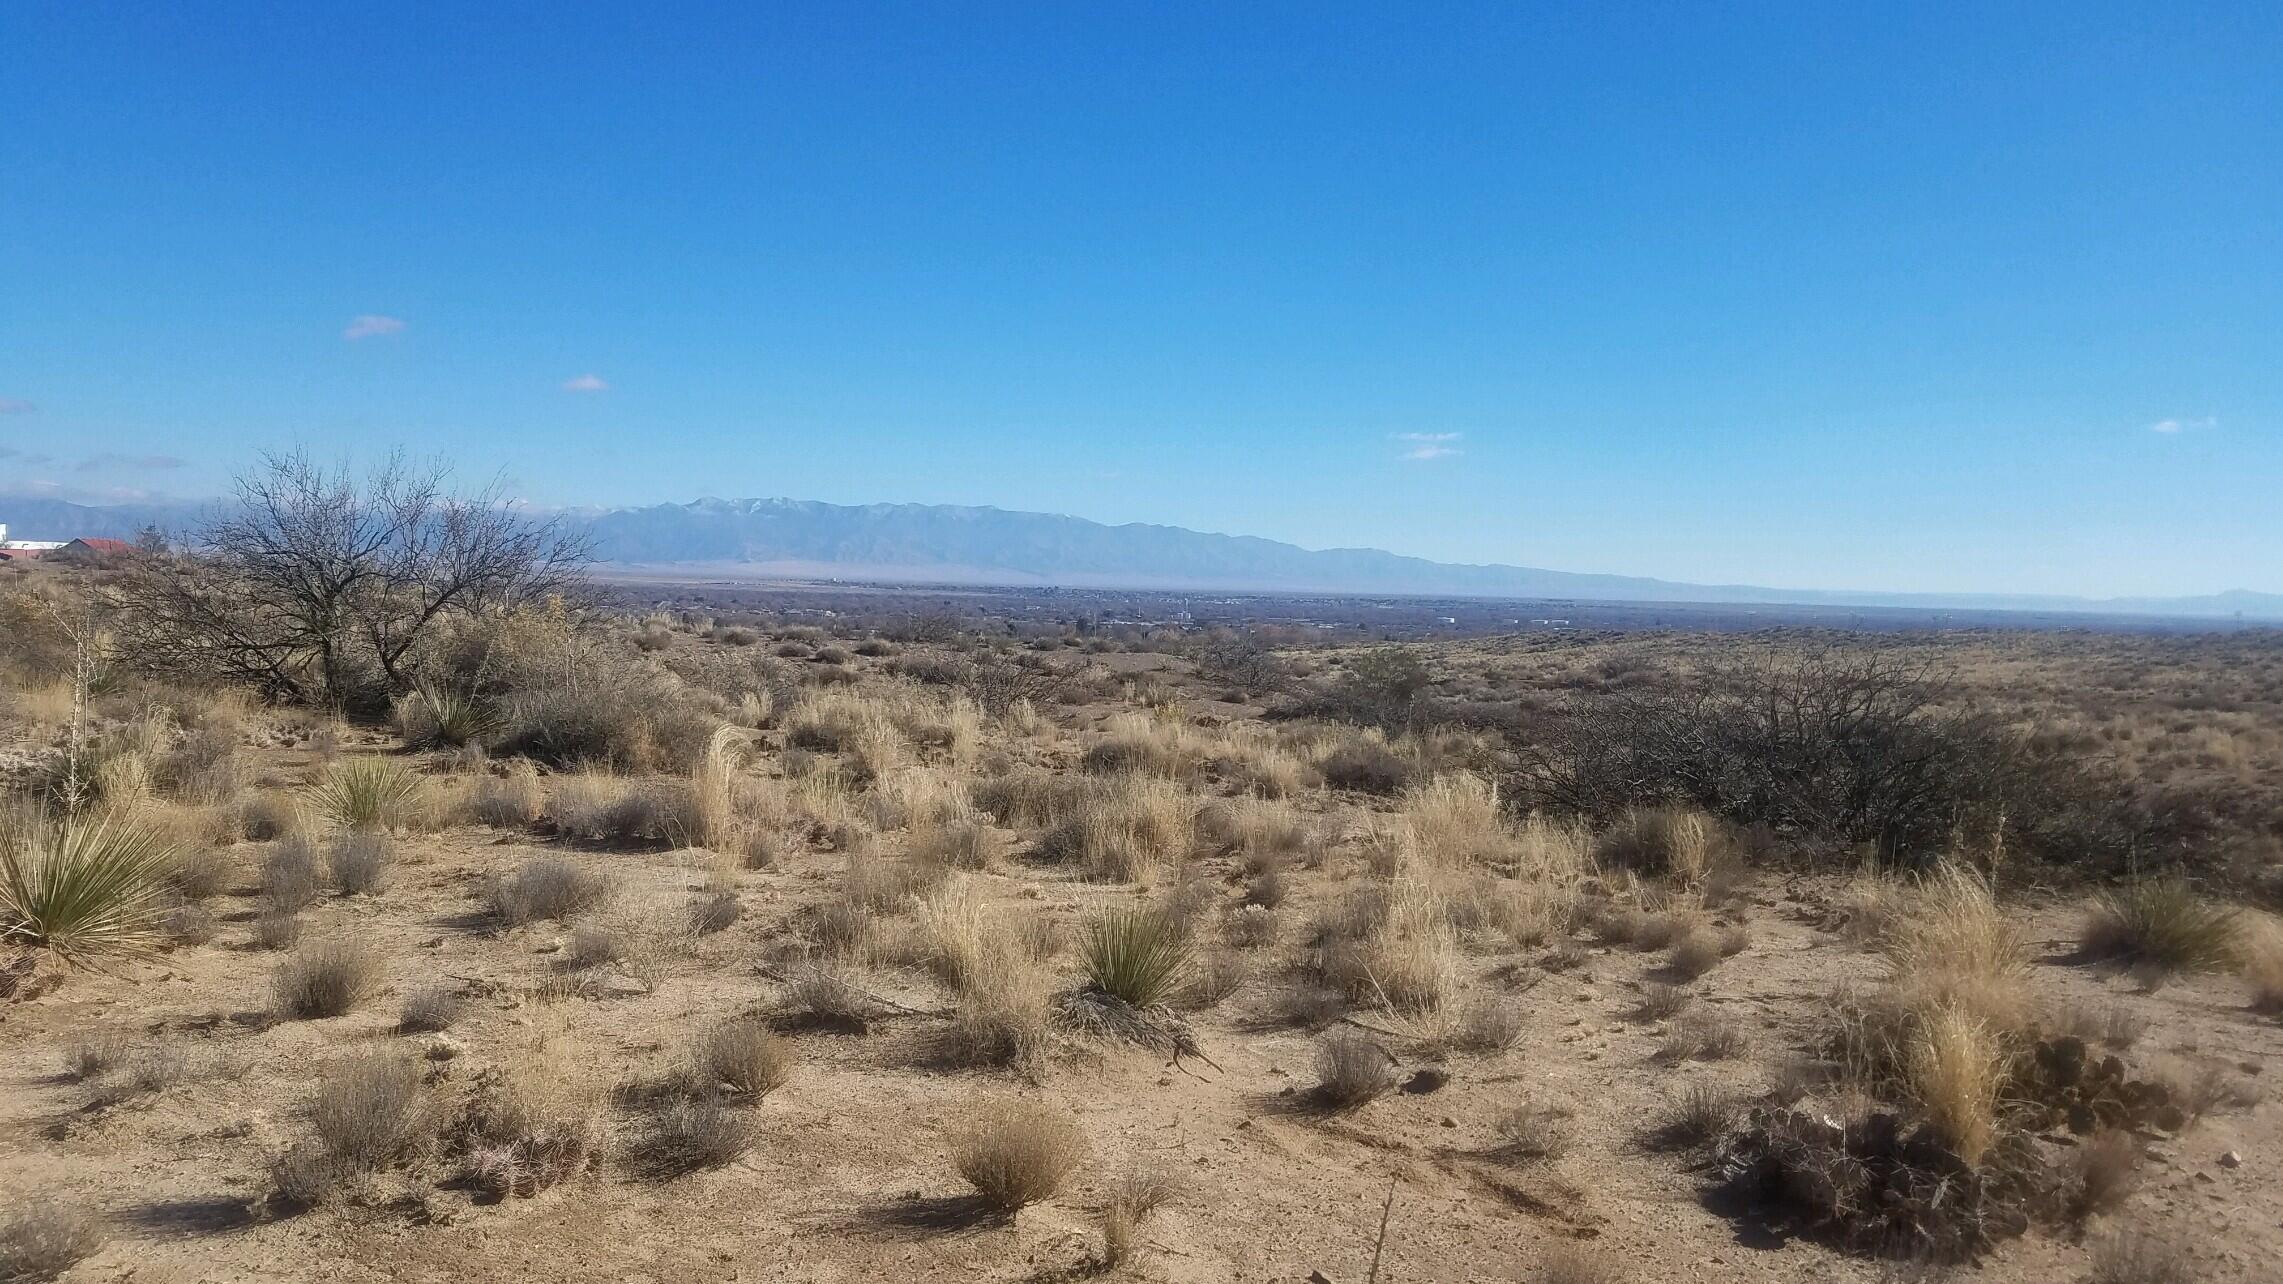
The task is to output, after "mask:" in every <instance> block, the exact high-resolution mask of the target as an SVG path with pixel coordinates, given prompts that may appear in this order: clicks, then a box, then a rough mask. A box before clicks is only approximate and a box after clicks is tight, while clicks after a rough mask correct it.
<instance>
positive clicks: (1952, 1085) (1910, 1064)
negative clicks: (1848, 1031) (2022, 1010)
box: [1905, 1004, 2010, 1165]
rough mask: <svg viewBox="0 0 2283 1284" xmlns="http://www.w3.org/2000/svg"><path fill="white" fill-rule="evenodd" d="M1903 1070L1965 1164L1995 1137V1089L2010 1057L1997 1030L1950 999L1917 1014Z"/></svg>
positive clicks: (1924, 1108) (1974, 1161) (1975, 1159)
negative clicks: (1949, 1003)
mask: <svg viewBox="0 0 2283 1284" xmlns="http://www.w3.org/2000/svg"><path fill="white" fill-rule="evenodd" d="M1916 1025H1917V1029H1916V1032H1915V1033H1914V1035H1913V1037H1912V1040H1911V1043H1910V1050H1909V1055H1908V1058H1907V1060H1906V1062H1905V1066H1906V1074H1907V1077H1908V1082H1909V1085H1910V1090H1911V1094H1912V1096H1913V1097H1914V1098H1915V1099H1916V1100H1917V1102H1918V1106H1919V1109H1920V1110H1921V1111H1923V1112H1924V1113H1925V1115H1926V1119H1927V1122H1928V1123H1930V1124H1932V1125H1933V1126H1934V1130H1935V1132H1936V1133H1938V1134H1940V1136H1941V1137H1942V1139H1943V1141H1944V1142H1946V1143H1948V1145H1949V1146H1950V1148H1951V1150H1953V1151H1954V1152H1956V1153H1957V1155H1958V1157H1959V1158H1960V1159H1962V1160H1964V1161H1966V1163H1967V1164H1969V1165H1974V1164H1979V1163H1981V1161H1982V1157H1983V1156H1984V1155H1986V1154H1988V1153H1989V1150H1990V1146H1991V1144H1992V1143H1993V1142H1994V1141H1995V1140H1996V1139H1997V1130H1998V1105H1999V1094H2000V1093H2001V1092H2002V1091H2003V1089H2004V1087H2005V1082H2006V1072H2007V1069H2008V1066H2009V1064H2010V1057H2009V1056H2008V1053H2007V1051H2006V1046H2005V1041H2004V1039H2003V1038H2002V1036H2001V1034H2000V1032H1999V1031H1998V1030H1996V1029H1993V1028H1992V1027H1991V1026H1990V1025H1989V1024H1988V1023H1987V1022H1985V1021H1984V1020H1983V1019H1982V1018H1980V1017H1979V1016H1976V1015H1975V1014H1973V1013H1972V1012H1968V1011H1965V1010H1963V1009H1961V1008H1958V1007H1954V1006H1951V1005H1948V1004H1943V1005H1939V1006H1936V1007H1934V1008H1931V1009H1929V1010H1926V1011H1922V1012H1920V1013H1919V1014H1918V1017H1917V1022H1916Z"/></svg>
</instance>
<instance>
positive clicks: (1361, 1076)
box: [1316, 1030, 1403, 1110]
mask: <svg viewBox="0 0 2283 1284" xmlns="http://www.w3.org/2000/svg"><path fill="white" fill-rule="evenodd" d="M1402 1077H1403V1076H1402V1074H1401V1073H1400V1068H1399V1066H1398V1064H1397V1062H1396V1060H1395V1055H1394V1054H1393V1053H1391V1052H1389V1051H1388V1050H1387V1049H1385V1048H1383V1047H1381V1046H1379V1044H1378V1043H1377V1042H1375V1041H1373V1040H1372V1039H1370V1038H1367V1037H1365V1036H1364V1035H1362V1034H1359V1033H1357V1032H1355V1031H1353V1030H1334V1031H1333V1032H1332V1033H1330V1034H1328V1035H1326V1036H1324V1038H1323V1039H1322V1040H1321V1041H1319V1042H1318V1043H1317V1045H1316V1099H1317V1100H1318V1101H1320V1102H1322V1103H1323V1104H1324V1105H1326V1106H1329V1107H1331V1108H1332V1109H1335V1110H1354V1109H1357V1108H1358V1107H1361V1106H1363V1105H1366V1104H1368V1103H1369V1102H1372V1101H1374V1100H1376V1099H1378V1098H1379V1097H1380V1096H1382V1095H1384V1094H1385V1093H1387V1092H1388V1091H1389V1090H1391V1089H1393V1088H1394V1087H1395V1085H1396V1083H1397V1081H1398V1080H1400V1079H1401V1078H1402Z"/></svg>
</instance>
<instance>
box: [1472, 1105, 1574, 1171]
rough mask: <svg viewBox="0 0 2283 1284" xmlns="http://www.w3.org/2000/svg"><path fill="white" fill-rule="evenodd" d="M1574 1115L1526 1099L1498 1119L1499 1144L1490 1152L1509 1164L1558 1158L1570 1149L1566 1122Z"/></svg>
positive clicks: (1565, 1110)
mask: <svg viewBox="0 0 2283 1284" xmlns="http://www.w3.org/2000/svg"><path fill="white" fill-rule="evenodd" d="M1573 1113H1574V1112H1572V1111H1571V1110H1570V1109H1569V1108H1568V1107H1567V1106H1551V1105H1547V1104H1545V1103H1544V1102H1540V1101H1535V1100H1531V1099H1527V1098H1526V1099H1524V1100H1523V1102H1522V1104H1520V1105H1518V1106H1516V1107H1514V1108H1513V1109H1511V1110H1509V1111H1507V1112H1506V1113H1505V1114H1504V1115H1501V1116H1499V1120H1498V1125H1497V1134H1498V1145H1497V1146H1496V1147H1495V1148H1494V1149H1493V1152H1492V1153H1494V1154H1495V1155H1497V1157H1498V1158H1499V1159H1501V1160H1504V1161H1505V1162H1507V1163H1510V1164H1512V1163H1528V1162H1531V1161H1534V1160H1540V1159H1559V1158H1561V1157H1562V1156H1563V1155H1564V1154H1566V1153H1568V1151H1569V1148H1570V1124H1569V1121H1570V1118H1571V1116H1572V1114H1573Z"/></svg>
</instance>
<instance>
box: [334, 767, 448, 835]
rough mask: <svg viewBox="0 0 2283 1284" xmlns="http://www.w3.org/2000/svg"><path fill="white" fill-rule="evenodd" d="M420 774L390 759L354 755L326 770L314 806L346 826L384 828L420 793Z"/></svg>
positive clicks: (401, 816)
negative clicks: (356, 756) (354, 756)
mask: <svg viewBox="0 0 2283 1284" xmlns="http://www.w3.org/2000/svg"><path fill="white" fill-rule="evenodd" d="M420 789H421V780H420V777H419V776H418V775H416V774H414V773H413V772H412V771H410V770H408V769H407V768H406V767H405V766H404V765H403V764H402V763H399V762H395V761H392V760H390V759H387V758H351V759H349V760H348V761H346V762H339V763H335V764H334V765H333V766H332V767H331V768H329V769H328V770H327V771H326V772H325V778H324V779H322V780H320V781H318V782H317V785H316V788H315V789H313V790H312V791H311V793H310V796H309V801H310V805H311V806H312V807H314V808H316V810H317V814H318V815H320V816H323V817H324V818H326V819H327V820H330V821H332V822H333V823H334V824H336V825H339V826H340V827H341V828H343V829H384V828H387V827H388V826H390V825H393V824H395V823H397V822H398V821H400V820H401V819H402V818H403V816H404V812H405V809H406V808H408V807H409V806H410V805H411V804H412V801H413V800H414V799H415V798H417V797H419V796H420Z"/></svg>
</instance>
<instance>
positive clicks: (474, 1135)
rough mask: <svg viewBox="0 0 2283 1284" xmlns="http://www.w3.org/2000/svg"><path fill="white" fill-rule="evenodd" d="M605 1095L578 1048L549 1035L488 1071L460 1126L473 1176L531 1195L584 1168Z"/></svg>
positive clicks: (502, 1193) (483, 1183)
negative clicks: (579, 1053)
mask: <svg viewBox="0 0 2283 1284" xmlns="http://www.w3.org/2000/svg"><path fill="white" fill-rule="evenodd" d="M602 1099H603V1094H602V1092H601V1091H600V1090H599V1089H598V1088H597V1087H596V1086H595V1083H594V1080H593V1078H592V1076H591V1075H590V1074H588V1073H587V1070H586V1067H585V1066H584V1064H583V1063H582V1062H581V1060H580V1059H579V1057H578V1056H577V1055H576V1050H575V1049H573V1048H570V1047H568V1046H567V1045H565V1044H563V1043H561V1042H559V1041H553V1040H549V1039H547V1038H544V1037H542V1038H541V1039H539V1040H537V1041H535V1042H534V1043H533V1045H532V1046H530V1047H528V1048H524V1049H519V1050H518V1051H517V1054H516V1055H514V1056H512V1057H510V1058H509V1059H508V1060H507V1062H506V1064H505V1066H504V1067H503V1068H502V1069H500V1070H496V1071H490V1072H487V1073H486V1075H485V1077H484V1079H483V1081H482V1083H481V1085H480V1087H479V1091H478V1092H477V1094H476V1096H475V1097H474V1098H473V1100H471V1101H470V1103H469V1104H468V1107H467V1109H466V1111H465V1112H464V1113H463V1115H462V1116H461V1118H460V1120H459V1123H458V1125H457V1127H456V1129H455V1134H456V1135H455V1144H456V1146H457V1147H458V1149H459V1151H460V1154H461V1158H462V1162H463V1163H464V1165H465V1167H466V1171H467V1175H468V1177H469V1179H470V1181H471V1183H472V1184H473V1185H474V1186H475V1187H476V1189H478V1190H481V1191H484V1192H487V1193H489V1194H490V1195H492V1196H493V1197H495V1198H501V1199H505V1198H509V1197H516V1198H525V1199H527V1198H530V1197H531V1196H533V1195H536V1194H538V1193H539V1192H541V1191H543V1190H546V1189H548V1188H549V1187H551V1186H555V1185H557V1184H559V1183H561V1182H563V1181H565V1180H568V1179H569V1178H571V1177H573V1176H576V1175H577V1174H578V1173H580V1172H583V1171H585V1169H586V1168H587V1166H588V1165H589V1164H591V1163H592V1162H593V1161H594V1157H595V1154H596V1151H597V1149H598V1146H599V1141H600V1136H601V1127H602Z"/></svg>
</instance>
